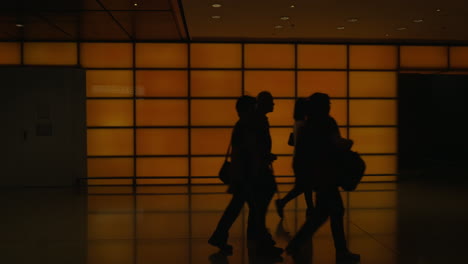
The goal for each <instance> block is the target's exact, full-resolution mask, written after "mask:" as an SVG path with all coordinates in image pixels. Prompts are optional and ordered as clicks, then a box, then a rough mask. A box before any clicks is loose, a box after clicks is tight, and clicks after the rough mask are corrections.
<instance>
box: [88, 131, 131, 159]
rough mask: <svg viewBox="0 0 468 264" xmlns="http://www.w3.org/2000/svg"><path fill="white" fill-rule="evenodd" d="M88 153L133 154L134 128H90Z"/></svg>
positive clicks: (106, 154) (95, 154)
mask: <svg viewBox="0 0 468 264" xmlns="http://www.w3.org/2000/svg"><path fill="white" fill-rule="evenodd" d="M88 155H90V156H108V155H109V156H119V155H133V129H88Z"/></svg>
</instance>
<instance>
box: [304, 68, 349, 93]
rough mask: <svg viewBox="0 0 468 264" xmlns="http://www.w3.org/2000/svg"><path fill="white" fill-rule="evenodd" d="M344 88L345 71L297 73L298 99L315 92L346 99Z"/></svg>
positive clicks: (345, 80)
mask: <svg viewBox="0 0 468 264" xmlns="http://www.w3.org/2000/svg"><path fill="white" fill-rule="evenodd" d="M346 86H347V77H346V72H345V71H299V72H298V74H297V93H298V96H299V97H308V96H310V95H312V94H313V93H316V92H320V93H326V94H328V95H329V96H330V97H346Z"/></svg>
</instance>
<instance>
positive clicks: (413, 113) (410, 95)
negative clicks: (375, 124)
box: [398, 74, 468, 179]
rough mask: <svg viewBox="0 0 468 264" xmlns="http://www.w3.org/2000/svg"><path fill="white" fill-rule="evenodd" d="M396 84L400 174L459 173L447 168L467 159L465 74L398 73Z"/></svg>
mask: <svg viewBox="0 0 468 264" xmlns="http://www.w3.org/2000/svg"><path fill="white" fill-rule="evenodd" d="M398 87H399V88H398V97H399V109H398V110H399V145H398V148H399V170H400V172H401V173H402V176H404V175H406V176H408V175H409V176H411V177H439V178H440V177H444V179H450V178H455V177H459V176H462V175H459V173H458V174H457V173H453V174H451V173H449V171H451V170H454V169H455V170H454V171H458V169H459V167H461V166H463V165H464V163H465V162H466V161H467V158H468V140H467V137H466V136H467V133H466V132H467V130H466V128H465V127H466V122H467V121H466V120H467V117H468V104H467V102H468V101H467V100H468V76H465V75H422V74H401V75H399V84H398ZM441 172H444V173H443V175H440V173H441Z"/></svg>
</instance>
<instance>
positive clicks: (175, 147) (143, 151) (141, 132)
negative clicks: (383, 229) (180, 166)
mask: <svg viewBox="0 0 468 264" xmlns="http://www.w3.org/2000/svg"><path fill="white" fill-rule="evenodd" d="M187 133H188V130H187V129H172V128H171V129H164V128H161V129H137V130H136V149H137V155H187V154H188V135H187Z"/></svg>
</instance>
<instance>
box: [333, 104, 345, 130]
mask: <svg viewBox="0 0 468 264" xmlns="http://www.w3.org/2000/svg"><path fill="white" fill-rule="evenodd" d="M347 112H348V108H347V103H346V100H331V109H330V115H331V116H332V117H333V118H334V119H335V121H336V123H338V125H339V126H345V125H346V124H347V115H346V113H347Z"/></svg>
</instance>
